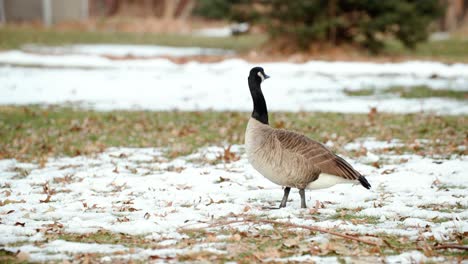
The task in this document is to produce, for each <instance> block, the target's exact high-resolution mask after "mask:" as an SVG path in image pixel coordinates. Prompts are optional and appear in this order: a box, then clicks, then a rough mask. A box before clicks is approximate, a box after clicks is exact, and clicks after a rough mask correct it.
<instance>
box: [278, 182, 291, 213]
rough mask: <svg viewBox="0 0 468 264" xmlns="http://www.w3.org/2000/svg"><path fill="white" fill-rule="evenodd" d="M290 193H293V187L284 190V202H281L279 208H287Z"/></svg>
mask: <svg viewBox="0 0 468 264" xmlns="http://www.w3.org/2000/svg"><path fill="white" fill-rule="evenodd" d="M289 191H291V187H286V188H284V195H283V200H281V204H280V207H279V208H283V207H286V202H287V201H288V196H289Z"/></svg>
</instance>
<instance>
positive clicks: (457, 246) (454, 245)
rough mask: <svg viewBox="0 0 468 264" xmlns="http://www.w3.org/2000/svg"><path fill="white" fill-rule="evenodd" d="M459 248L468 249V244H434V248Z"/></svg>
mask: <svg viewBox="0 0 468 264" xmlns="http://www.w3.org/2000/svg"><path fill="white" fill-rule="evenodd" d="M448 248H451V249H461V250H468V245H459V244H444V245H438V246H435V247H434V249H448Z"/></svg>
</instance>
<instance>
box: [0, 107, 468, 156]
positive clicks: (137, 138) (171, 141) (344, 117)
mask: <svg viewBox="0 0 468 264" xmlns="http://www.w3.org/2000/svg"><path fill="white" fill-rule="evenodd" d="M249 116H250V113H246V112H214V111H206V112H179V111H167V112H164V111H163V112H151V111H112V112H97V111H92V110H80V109H73V108H66V107H56V106H50V107H39V106H24V107H23V106H1V107H0V159H1V158H17V159H20V160H36V161H38V160H39V161H41V160H44V159H45V158H47V157H50V156H61V155H69V156H75V155H81V154H93V153H99V152H101V151H103V150H104V149H105V148H108V147H113V146H126V147H162V148H165V149H166V155H167V157H169V158H173V157H177V156H180V155H185V154H189V153H192V152H194V151H196V149H198V148H200V147H203V146H210V145H225V144H243V141H244V132H245V126H246V123H247V120H248V118H249ZM270 121H271V125H272V126H273V127H285V128H288V129H292V130H295V131H299V132H301V133H303V134H305V135H307V136H309V137H311V138H314V139H316V140H318V141H320V142H327V141H328V140H332V141H333V142H334V143H335V144H336V145H337V146H343V145H345V144H346V143H349V142H351V141H353V140H355V139H357V138H362V137H375V138H376V139H377V140H391V139H400V140H402V143H403V144H404V145H405V146H404V147H402V148H396V149H393V150H392V151H395V152H396V153H397V154H398V153H403V152H410V153H417V154H420V155H437V154H438V155H443V156H450V155H452V154H467V153H466V152H467V151H466V150H463V149H460V148H458V147H459V146H463V145H465V144H466V136H467V135H466V131H468V116H435V115H428V114H386V113H377V114H376V115H367V114H340V113H309V112H299V113H291V112H273V113H271V114H270ZM334 135H336V136H334ZM416 139H427V140H428V142H427V143H424V144H416V145H415V144H414V143H415V140H416ZM336 150H337V152H338V153H342V152H343V150H342V149H339V148H338V149H336ZM345 154H347V155H351V156H352V155H362V153H359V152H350V153H345Z"/></svg>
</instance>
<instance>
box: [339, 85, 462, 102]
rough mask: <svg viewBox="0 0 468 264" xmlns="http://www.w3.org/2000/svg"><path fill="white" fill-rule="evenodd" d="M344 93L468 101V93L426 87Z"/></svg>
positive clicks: (398, 87) (394, 87) (348, 92)
mask: <svg viewBox="0 0 468 264" xmlns="http://www.w3.org/2000/svg"><path fill="white" fill-rule="evenodd" d="M344 92H345V93H346V94H347V95H349V96H370V95H385V94H397V95H398V96H399V97H402V98H430V97H443V98H451V99H457V100H467V99H468V92H467V91H456V90H450V89H431V88H430V87H428V86H425V85H418V86H409V87H407V86H393V87H389V88H386V89H383V90H376V89H372V88H364V89H360V90H347V89H345V90H344Z"/></svg>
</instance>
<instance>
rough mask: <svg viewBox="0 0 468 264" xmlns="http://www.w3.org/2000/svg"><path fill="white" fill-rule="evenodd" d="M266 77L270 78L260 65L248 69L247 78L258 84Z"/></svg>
mask: <svg viewBox="0 0 468 264" xmlns="http://www.w3.org/2000/svg"><path fill="white" fill-rule="evenodd" d="M268 78H270V76H268V75H267V74H266V73H265V71H264V70H263V68H262V67H254V68H252V69H251V70H250V74H249V80H252V81H255V82H257V83H258V84H260V83H261V82H263V81H264V80H266V79H268Z"/></svg>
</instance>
